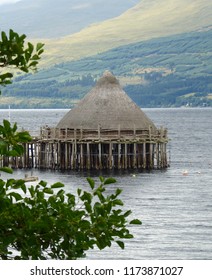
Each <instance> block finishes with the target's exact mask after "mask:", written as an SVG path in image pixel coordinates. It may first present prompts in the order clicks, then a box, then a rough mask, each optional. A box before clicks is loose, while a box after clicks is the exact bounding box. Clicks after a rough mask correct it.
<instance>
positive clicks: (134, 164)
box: [133, 143, 137, 169]
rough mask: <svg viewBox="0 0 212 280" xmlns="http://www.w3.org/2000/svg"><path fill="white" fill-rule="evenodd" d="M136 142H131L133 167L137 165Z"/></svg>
mask: <svg viewBox="0 0 212 280" xmlns="http://www.w3.org/2000/svg"><path fill="white" fill-rule="evenodd" d="M136 159H137V144H136V143H134V144H133V168H134V169H135V168H136V167H137V164H136V163H137V160H136Z"/></svg>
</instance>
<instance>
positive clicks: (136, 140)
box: [23, 71, 168, 170]
mask: <svg viewBox="0 0 212 280" xmlns="http://www.w3.org/2000/svg"><path fill="white" fill-rule="evenodd" d="M167 142H168V139H167V130H166V129H164V128H161V129H158V128H157V127H156V126H155V125H154V123H153V122H152V121H151V120H150V119H149V118H148V117H147V115H146V114H145V113H144V112H143V111H142V110H141V109H140V108H139V107H138V106H137V105H136V104H135V103H134V102H133V101H132V100H131V99H130V98H129V96H128V95H127V94H126V93H125V92H124V91H123V89H122V88H121V86H120V84H119V81H118V80H117V79H116V77H114V76H113V75H112V74H111V73H110V72H108V71H106V72H105V73H104V75H103V76H102V77H101V78H100V79H99V80H98V81H97V83H96V85H95V87H94V88H93V89H92V90H91V91H90V92H89V93H88V94H87V95H86V96H85V97H84V98H83V99H82V100H81V101H80V102H79V103H78V105H77V106H76V107H75V108H74V109H71V110H70V111H69V112H68V113H67V114H66V115H65V116H64V117H63V118H62V119H61V120H60V121H59V123H58V124H57V126H56V127H55V128H44V129H42V130H41V135H40V137H39V140H36V141H35V142H34V143H31V144H29V145H28V148H26V155H25V159H24V160H23V161H24V162H25V165H29V164H30V165H31V167H38V168H48V169H59V170H71V169H73V170H78V169H87V170H89V169H132V168H133V169H140V170H143V169H153V168H157V169H162V168H166V167H167V166H168V163H167V151H166V145H167ZM25 167H26V166H25Z"/></svg>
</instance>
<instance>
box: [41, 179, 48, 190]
mask: <svg viewBox="0 0 212 280" xmlns="http://www.w3.org/2000/svg"><path fill="white" fill-rule="evenodd" d="M39 185H40V186H41V187H44V188H45V187H46V186H47V182H45V181H43V180H41V181H40V182H39Z"/></svg>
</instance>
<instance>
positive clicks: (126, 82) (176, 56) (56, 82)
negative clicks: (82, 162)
mask: <svg viewBox="0 0 212 280" xmlns="http://www.w3.org/2000/svg"><path fill="white" fill-rule="evenodd" d="M211 35H212V30H210V28H209V30H205V31H201V32H193V33H188V34H183V35H177V36H170V37H165V38H160V39H152V40H150V41H146V42H140V43H136V44H130V45H127V46H124V47H119V48H115V49H112V50H111V51H108V52H105V53H102V54H98V55H95V56H92V57H88V58H84V59H81V60H78V61H71V62H67V63H61V64H57V65H54V67H51V68H49V69H44V70H40V71H38V73H36V74H35V75H31V74H27V75H24V76H21V75H20V76H17V77H16V79H15V82H14V83H13V84H12V85H10V86H8V87H7V89H5V90H3V92H4V94H3V96H4V98H5V100H6V99H7V98H8V97H10V102H11V100H12V102H13V103H12V104H10V105H11V106H12V107H13V108H24V107H25V108H30V107H31V108H67V107H68V108H70V107H72V106H74V104H75V103H76V102H78V100H79V99H81V98H82V97H83V96H84V95H85V94H86V93H87V92H88V91H89V90H90V89H91V88H92V87H93V86H94V84H95V82H96V80H97V79H98V77H99V76H101V75H102V73H103V72H104V71H105V70H106V69H107V70H110V71H112V72H113V74H114V75H116V76H117V78H118V79H119V80H120V82H121V84H122V85H123V87H124V89H125V91H126V92H127V93H128V95H129V96H130V97H131V98H132V99H133V100H134V101H135V102H136V103H137V104H138V105H139V106H141V107H178V106H212V91H211V89H212V79H211V74H212V66H211V65H212V56H211V38H212V36H211ZM12 97H14V100H13V99H11V98H12ZM15 97H16V98H15ZM17 97H18V98H17ZM2 100H3V102H1V105H0V106H1V108H7V107H8V103H7V102H6V101H5V102H4V99H2Z"/></svg>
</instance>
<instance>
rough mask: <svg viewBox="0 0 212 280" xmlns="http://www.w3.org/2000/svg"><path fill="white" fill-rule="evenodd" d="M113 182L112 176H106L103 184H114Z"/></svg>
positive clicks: (114, 180)
mask: <svg viewBox="0 0 212 280" xmlns="http://www.w3.org/2000/svg"><path fill="white" fill-rule="evenodd" d="M114 183H116V179H114V178H107V179H106V180H105V181H104V184H105V185H109V184H114Z"/></svg>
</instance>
